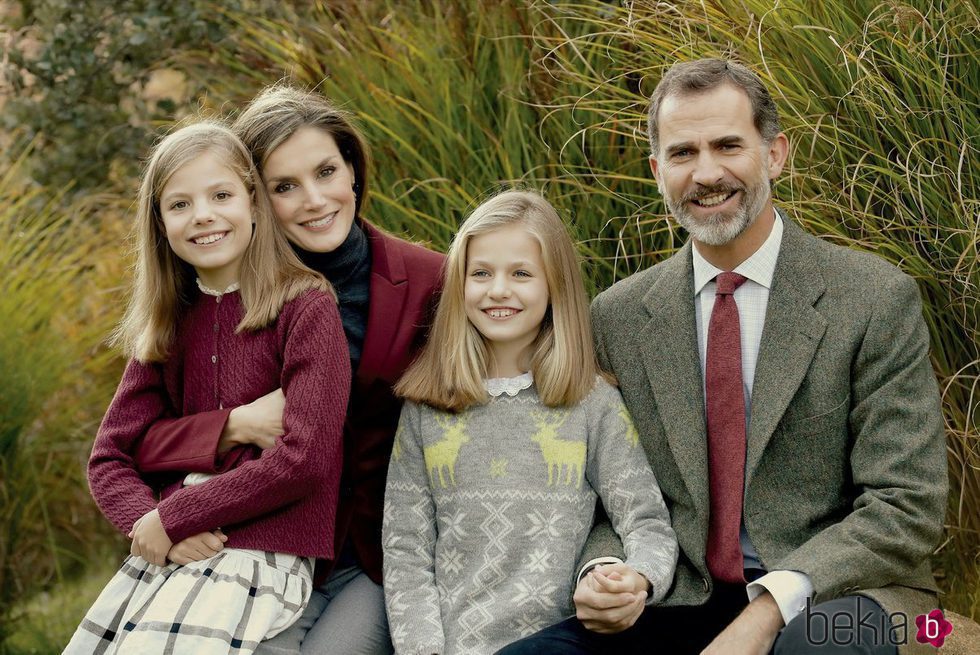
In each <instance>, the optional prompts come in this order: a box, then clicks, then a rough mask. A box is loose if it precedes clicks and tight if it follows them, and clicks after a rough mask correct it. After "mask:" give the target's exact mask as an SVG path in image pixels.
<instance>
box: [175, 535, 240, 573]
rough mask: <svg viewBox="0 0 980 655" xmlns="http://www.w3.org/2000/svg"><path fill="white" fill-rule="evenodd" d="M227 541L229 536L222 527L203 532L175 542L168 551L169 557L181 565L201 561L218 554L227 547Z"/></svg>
mask: <svg viewBox="0 0 980 655" xmlns="http://www.w3.org/2000/svg"><path fill="white" fill-rule="evenodd" d="M226 541H228V537H227V536H225V533H224V532H222V531H221V530H220V529H219V530H215V531H214V532H202V533H200V534H196V535H194V536H193V537H187V539H184V540H183V541H180V542H178V543H176V544H174V545H173V547H172V548H171V549H170V552H169V553H167V559H169V560H170V561H171V562H173V563H174V564H180V565H181V566H183V565H184V564H190V563H191V562H199V561H201V560H202V559H207V558H209V557H214V556H215V555H217V554H218V553H219V552H220V551H221V549H222V548H224V547H225V545H224V544H225V542H226Z"/></svg>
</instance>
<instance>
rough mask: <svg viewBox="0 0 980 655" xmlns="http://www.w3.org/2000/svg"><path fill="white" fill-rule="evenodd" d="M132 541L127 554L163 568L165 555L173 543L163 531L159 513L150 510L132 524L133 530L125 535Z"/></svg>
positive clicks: (165, 560) (165, 559)
mask: <svg viewBox="0 0 980 655" xmlns="http://www.w3.org/2000/svg"><path fill="white" fill-rule="evenodd" d="M127 536H128V537H129V538H130V539H132V540H133V543H132V544H131V545H130V547H129V552H130V553H131V554H132V555H135V556H136V557H142V558H143V559H145V560H146V561H147V562H149V563H150V564H156V565H157V566H164V565H165V564H166V563H167V553H168V552H170V547H171V546H172V545H173V542H171V541H170V537H168V536H167V531H166V530H164V529H163V522H162V521H160V513H159V512H158V511H157V510H155V509H154V510H151V511H149V512H147V513H146V514H144V515H143V516H142V517H141V518H139V519H138V520H137V521H136V523H134V524H133V529H132V530H130V532H129V534H128V535H127Z"/></svg>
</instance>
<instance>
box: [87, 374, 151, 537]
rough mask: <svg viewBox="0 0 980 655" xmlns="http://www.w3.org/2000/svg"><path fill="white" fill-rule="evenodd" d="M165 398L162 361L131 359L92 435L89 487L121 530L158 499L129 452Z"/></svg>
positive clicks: (98, 503) (96, 501)
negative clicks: (137, 468)
mask: <svg viewBox="0 0 980 655" xmlns="http://www.w3.org/2000/svg"><path fill="white" fill-rule="evenodd" d="M169 404H170V403H169V399H168V396H167V392H166V388H165V387H164V384H163V374H162V369H161V367H160V366H159V365H157V364H141V363H140V362H138V361H136V360H131V361H130V362H129V363H128V364H127V365H126V370H125V372H124V373H123V377H122V381H120V383H119V387H118V388H117V389H116V395H115V396H114V397H113V399H112V403H110V405H109V409H108V410H107V411H106V414H105V417H104V418H103V419H102V424H101V425H100V426H99V431H98V434H97V435H96V437H95V444H94V445H93V446H92V455H91V456H90V457H89V462H88V481H89V488H90V489H91V492H92V498H94V499H95V503H96V504H97V505H98V506H99V509H100V510H102V513H103V514H104V515H105V517H106V518H107V519H109V521H110V522H111V523H112V524H113V525H114V526H116V529H117V530H119V531H120V532H122V533H123V534H126V533H128V532H129V531H130V530H131V529H132V527H133V524H134V523H136V521H137V520H139V519H140V518H141V517H142V516H143V515H144V514H146V513H147V512H150V511H152V510H153V508H155V507H156V505H157V500H156V494H155V493H154V492H153V490H152V489H151V488H150V486H149V485H148V484H146V482H144V481H143V479H142V478H141V477H140V474H139V472H138V471H137V470H136V462H135V461H134V459H133V452H134V450H135V443H136V441H137V439H138V438H139V436H140V435H142V434H145V433H146V430H147V428H148V427H149V426H150V425H151V424H152V423H153V422H154V421H156V420H158V419H159V418H161V417H162V416H164V415H166V414H167V412H168V408H169Z"/></svg>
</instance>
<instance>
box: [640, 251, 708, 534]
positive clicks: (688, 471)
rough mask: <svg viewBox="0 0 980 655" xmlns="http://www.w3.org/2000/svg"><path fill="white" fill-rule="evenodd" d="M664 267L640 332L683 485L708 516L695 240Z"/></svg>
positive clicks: (647, 297)
mask: <svg viewBox="0 0 980 655" xmlns="http://www.w3.org/2000/svg"><path fill="white" fill-rule="evenodd" d="M663 266H664V271H663V273H662V274H661V275H660V276H659V278H658V279H657V282H656V283H655V284H654V285H653V286H652V287H651V288H650V290H649V291H648V292H647V293H646V294H645V295H644V296H643V300H642V302H643V304H644V306H645V307H646V310H647V312H648V313H649V315H650V320H649V321H647V323H646V325H645V326H644V327H643V328H642V331H641V333H640V343H641V344H643V352H642V359H643V364H644V367H645V368H646V372H647V376H648V377H649V378H650V388H651V389H652V390H653V395H654V398H655V400H656V403H657V411H658V412H659V415H660V419H661V421H662V422H663V426H664V431H665V433H666V439H667V442H668V443H669V444H670V449H671V450H672V451H673V453H674V459H675V460H676V462H677V465H678V468H679V470H680V471H681V474H682V475H683V476H684V484H685V486H686V487H687V490H688V493H689V494H690V496H691V498H692V499H693V501H694V505H695V506H696V507H697V508H698V512H699V513H702V514H704V515H705V516H707V510H708V450H707V441H706V439H705V426H704V385H703V383H702V381H701V364H700V360H699V358H698V344H697V327H696V323H695V318H694V269H693V263H692V260H691V243H690V241H688V243H687V244H686V245H685V246H684V247H683V248H681V250H679V251H678V252H677V254H675V255H674V256H673V257H671V258H670V259H669V260H667V261H666V262H664V265H663Z"/></svg>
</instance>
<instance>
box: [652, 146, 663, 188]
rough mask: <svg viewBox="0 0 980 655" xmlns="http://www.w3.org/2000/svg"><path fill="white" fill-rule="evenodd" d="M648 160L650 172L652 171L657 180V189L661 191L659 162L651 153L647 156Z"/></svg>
mask: <svg viewBox="0 0 980 655" xmlns="http://www.w3.org/2000/svg"><path fill="white" fill-rule="evenodd" d="M649 161H650V172H651V173H653V177H654V179H655V180H657V190H658V191H660V192H661V193H663V187H661V186H660V164H659V163H658V162H657V158H656V157H655V156H653V155H650V157H649Z"/></svg>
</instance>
